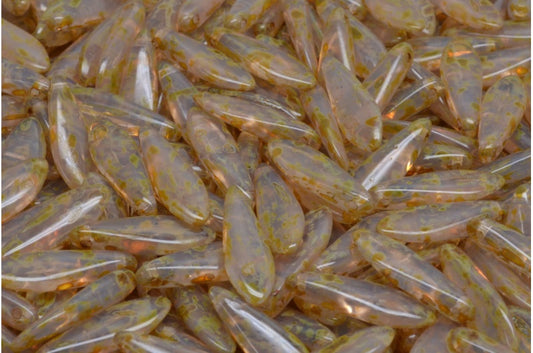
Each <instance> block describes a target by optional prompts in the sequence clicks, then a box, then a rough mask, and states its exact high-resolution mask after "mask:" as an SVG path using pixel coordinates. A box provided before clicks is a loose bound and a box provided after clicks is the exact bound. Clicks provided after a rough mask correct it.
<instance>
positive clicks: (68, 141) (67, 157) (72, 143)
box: [48, 81, 96, 188]
mask: <svg viewBox="0 0 533 353" xmlns="http://www.w3.org/2000/svg"><path fill="white" fill-rule="evenodd" d="M48 117H49V119H50V149H51V151H52V156H53V158H54V163H55V166H56V168H57V170H58V171H59V173H60V174H61V177H62V178H63V180H64V181H65V183H67V185H68V186H69V187H70V188H76V187H79V186H80V185H81V184H83V182H84V181H85V178H86V176H87V174H88V173H89V172H92V171H96V167H95V165H94V163H93V161H92V159H91V156H90V154H89V140H88V135H87V130H86V128H85V125H84V123H83V120H82V118H81V114H80V111H79V108H78V105H77V103H76V99H75V97H74V95H73V94H72V91H71V89H70V87H69V85H68V84H67V83H65V82H61V81H52V85H51V89H50V91H49V94H48Z"/></svg>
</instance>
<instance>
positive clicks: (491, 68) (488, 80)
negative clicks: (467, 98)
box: [481, 46, 531, 88]
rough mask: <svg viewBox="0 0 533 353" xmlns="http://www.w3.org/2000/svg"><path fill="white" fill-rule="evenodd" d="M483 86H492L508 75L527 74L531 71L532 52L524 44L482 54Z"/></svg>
mask: <svg viewBox="0 0 533 353" xmlns="http://www.w3.org/2000/svg"><path fill="white" fill-rule="evenodd" d="M481 67H482V71H483V87H485V88H487V87H490V86H492V85H493V84H495V83H496V81H498V80H499V79H501V78H502V77H505V76H508V75H518V76H520V77H522V76H525V75H526V74H527V73H528V72H530V71H531V52H530V51H529V50H528V47H525V46H522V47H517V48H509V49H503V50H496V51H494V52H492V53H488V54H485V55H483V56H481Z"/></svg>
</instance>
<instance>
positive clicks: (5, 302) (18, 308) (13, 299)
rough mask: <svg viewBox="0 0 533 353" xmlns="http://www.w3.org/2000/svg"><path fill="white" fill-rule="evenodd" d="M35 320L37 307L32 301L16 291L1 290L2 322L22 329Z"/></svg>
mask: <svg viewBox="0 0 533 353" xmlns="http://www.w3.org/2000/svg"><path fill="white" fill-rule="evenodd" d="M35 320H37V308H35V306H33V304H32V303H30V302H29V301H28V300H27V299H26V298H24V297H22V296H20V295H18V294H17V293H16V292H12V291H10V290H6V289H3V290H2V323H4V324H5V325H7V326H9V327H12V328H14V329H16V330H24V329H25V328H26V327H28V326H29V325H30V324H31V323H33V322H34V321H35ZM11 346H13V343H11Z"/></svg>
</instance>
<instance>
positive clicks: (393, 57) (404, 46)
mask: <svg viewBox="0 0 533 353" xmlns="http://www.w3.org/2000/svg"><path fill="white" fill-rule="evenodd" d="M412 62H413V48H412V47H411V45H410V44H408V43H405V42H402V43H400V44H397V45H395V46H394V47H393V48H391V50H390V51H389V52H388V53H387V54H386V55H385V56H384V57H383V58H382V59H381V61H380V62H379V63H378V65H377V66H376V67H375V68H374V70H372V72H371V73H370V74H369V75H368V77H367V78H366V79H365V81H364V82H363V87H364V88H365V89H366V90H367V91H368V93H370V95H371V96H372V97H373V98H374V101H375V102H376V104H377V105H378V106H379V108H380V109H382V110H383V109H384V108H385V107H386V106H387V104H388V103H389V101H390V99H391V98H392V96H393V95H394V93H395V92H396V90H397V89H398V87H399V86H400V84H401V83H402V82H403V79H404V78H405V75H406V74H407V71H408V70H409V68H410V67H411V64H412Z"/></svg>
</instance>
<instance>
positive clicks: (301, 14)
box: [273, 0, 318, 72]
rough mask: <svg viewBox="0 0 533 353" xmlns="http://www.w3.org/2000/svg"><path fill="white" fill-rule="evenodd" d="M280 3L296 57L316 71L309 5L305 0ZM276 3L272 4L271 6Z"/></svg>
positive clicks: (290, 0)
mask: <svg viewBox="0 0 533 353" xmlns="http://www.w3.org/2000/svg"><path fill="white" fill-rule="evenodd" d="M280 3H282V5H281V6H282V7H283V9H282V11H283V17H282V18H283V19H284V20H285V24H286V26H287V31H288V32H289V36H290V38H291V41H292V44H293V46H294V49H295V50H296V54H297V55H298V58H299V59H300V60H301V61H302V62H303V63H304V64H305V65H307V67H308V68H310V69H311V70H312V71H313V72H316V71H317V66H318V54H317V51H316V47H315V43H314V38H313V28H312V26H313V25H312V23H311V14H310V12H311V11H312V9H311V6H310V5H309V3H307V2H306V1H302V0H289V1H285V0H284V1H280ZM274 6H276V5H273V7H274Z"/></svg>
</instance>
